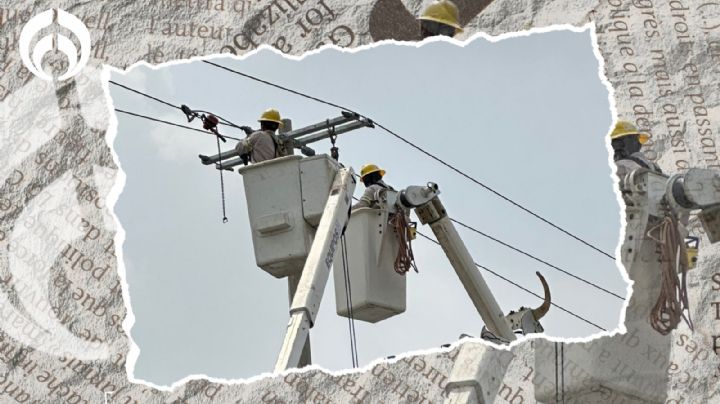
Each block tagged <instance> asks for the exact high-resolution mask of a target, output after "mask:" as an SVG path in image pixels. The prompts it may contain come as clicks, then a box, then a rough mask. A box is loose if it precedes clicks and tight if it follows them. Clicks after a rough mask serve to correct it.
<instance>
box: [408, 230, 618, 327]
mask: <svg viewBox="0 0 720 404" xmlns="http://www.w3.org/2000/svg"><path fill="white" fill-rule="evenodd" d="M417 234H419V235H421V236H422V237H423V238H425V239H427V240H429V241H431V242H433V243H435V244H437V245H440V243H439V242H438V241H437V240H434V239H432V238H431V237H428V236H426V235H425V234H423V233H422V232H419V231H418V232H417ZM473 263H474V264H475V266H476V267H478V268H481V269H484V270H485V271H487V272H489V273H491V274H493V275H495V276H497V277H498V278H500V279H502V280H504V281H505V282H507V283H509V284H511V285H513V286H515V287H517V288H519V289H522V290H523V291H525V292H527V293H529V294H531V295H533V296H535V297H537V298H538V299H543V297H542V296H540V295H538V294H537V293H535V292H533V291H532V290H530V289H528V288H526V287H524V286H522V285H520V284H518V283H515V282H513V281H511V280H510V279H508V278H506V277H504V276H502V275H500V274H499V273H497V272H495V271H493V270H491V269H490V268H488V267H485V266H482V265H480V264H478V263H477V262H473ZM550 304H552V305H553V306H555V307H557V308H558V309H560V310H562V311H564V312H565V313H567V314H569V315H571V316H573V317H575V318H577V319H579V320H582V321H584V322H586V323H588V324H590V325H592V326H593V327H595V328H597V329H600V330H602V331H607V330H606V329H604V328H602V327H600V326H599V325H597V324H595V323H593V322H592V321H590V320H588V319H586V318H585V317H582V316H581V315H579V314H575V313H573V312H572V311H570V310H568V309H566V308H564V307H562V306H560V305H558V304H556V303H554V302H550Z"/></svg>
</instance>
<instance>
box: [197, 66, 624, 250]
mask: <svg viewBox="0 0 720 404" xmlns="http://www.w3.org/2000/svg"><path fill="white" fill-rule="evenodd" d="M202 62H203V63H207V64H209V65H211V66H215V67H217V68H219V69H222V70H225V71H228V72H231V73H234V74H237V75H239V76H242V77H245V78H248V79H251V80H254V81H257V82H259V83H263V84H266V85H269V86H272V87H275V88H278V89H280V90H283V91H287V92H289V93H292V94H295V95H299V96H301V97H305V98H307V99H311V100H313V101H317V102H319V103H322V104H325V105H329V106H331V107H335V108H339V109H343V110H346V111H349V112H352V113H355V114H358V115H360V116H362V117H364V118H367V119H371V118H370V117H367V116H365V115H363V114H361V113H359V112H357V111H354V110H353V109H351V108H347V107H344V106H342V105H339V104H335V103H333V102H330V101H326V100H323V99H320V98H317V97H313V96H311V95H309V94H305V93H302V92H300V91H296V90H293V89H290V88H288V87H284V86H281V85H279V84H275V83H272V82H270V81H267V80H263V79H261V78H259V77H255V76H253V75H250V74H247V73H243V72H240V71H238V70H235V69H231V68H229V67H226V66H223V65H219V64H217V63H213V62H210V61H207V60H203V61H202ZM373 123H374V124H375V126H377V127H378V128H381V129H382V130H384V131H385V132H387V133H389V134H390V135H392V136H394V137H396V138H397V139H399V140H401V141H402V142H404V143H406V144H407V145H409V146H410V147H412V148H414V149H415V150H418V151H419V152H421V153H423V154H425V155H426V156H428V157H430V158H431V159H433V160H435V161H436V162H438V163H440V164H442V165H444V166H445V167H447V168H449V169H451V170H452V171H455V172H456V173H457V174H460V175H461V176H463V177H465V178H466V179H468V180H470V181H471V182H473V183H475V184H477V185H479V186H480V187H482V188H484V189H485V190H487V191H489V192H491V193H493V194H495V195H496V196H497V197H499V198H501V199H503V200H504V201H506V202H508V203H510V204H511V205H513V206H515V207H517V208H519V209H521V210H523V211H525V212H526V213H528V214H530V215H532V216H533V217H535V218H537V219H538V220H540V221H542V222H544V223H546V224H547V225H549V226H551V227H553V228H555V229H556V230H558V231H560V232H562V233H564V234H565V235H567V236H569V237H571V238H573V239H575V240H577V241H579V242H580V243H582V244H585V245H586V246H588V247H590V248H592V249H593V250H595V251H597V252H599V253H600V254H603V255H605V256H606V257H608V258H611V259H613V260H614V259H615V257H614V256H613V255H612V254H608V253H606V252H605V251H603V250H601V249H600V248H598V247H595V246H594V245H593V244H591V243H589V242H587V241H585V240H584V239H582V238H580V237H578V236H576V235H575V234H573V233H571V232H569V231H567V230H565V229H564V228H562V227H560V226H558V225H556V224H555V223H553V222H551V221H550V220H548V219H545V218H544V217H543V216H540V215H539V214H537V213H535V212H533V211H532V210H530V209H528V208H526V207H525V206H523V205H521V204H520V203H518V202H515V201H514V200H512V199H510V198H509V197H507V196H505V195H503V194H501V193H500V192H498V191H496V190H495V189H493V188H492V187H490V186H489V185H486V184H484V183H482V182H481V181H479V180H478V179H476V178H474V177H472V176H470V175H468V174H466V173H465V172H463V171H461V170H460V169H458V168H457V167H455V166H453V165H452V164H450V163H447V162H445V161H444V160H442V159H440V158H439V157H437V156H435V155H434V154H432V153H430V152H429V151H427V150H425V149H423V148H422V147H420V146H418V145H416V144H414V143H413V142H411V141H409V140H407V139H405V138H404V137H402V136H400V135H399V134H397V133H395V132H394V131H392V130H390V129H389V128H387V127H386V126H384V125H382V124H380V123H378V122H376V121H374V120H373Z"/></svg>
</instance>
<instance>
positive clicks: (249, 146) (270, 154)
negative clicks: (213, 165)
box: [235, 130, 275, 163]
mask: <svg viewBox="0 0 720 404" xmlns="http://www.w3.org/2000/svg"><path fill="white" fill-rule="evenodd" d="M235 150H237V151H238V152H239V153H240V154H248V153H250V161H251V162H253V163H260V162H261V161H265V160H271V159H274V158H275V134H274V133H273V132H271V131H269V130H259V131H257V132H253V133H252V134H250V136H248V137H247V138H245V140H243V141H241V142H240V143H238V144H237V146H235Z"/></svg>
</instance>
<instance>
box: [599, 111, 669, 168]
mask: <svg viewBox="0 0 720 404" xmlns="http://www.w3.org/2000/svg"><path fill="white" fill-rule="evenodd" d="M648 139H650V135H648V134H647V133H643V132H640V131H638V129H637V128H636V127H635V125H633V124H631V123H630V122H628V121H618V122H617V123H616V124H615V128H613V131H612V132H611V133H610V141H611V143H612V148H613V150H614V156H613V159H614V160H615V165H616V166H617V175H618V177H620V179H621V180H622V179H624V178H625V175H626V174H627V173H629V172H630V171H632V170H634V169H636V168H640V167H642V168H645V169H648V170H650V171H653V172H656V173H662V170H660V167H659V166H658V165H657V164H655V163H654V162H652V161H650V160H648V159H647V157H645V155H644V154H643V152H641V151H640V148H642V145H643V144H645V142H647V141H648Z"/></svg>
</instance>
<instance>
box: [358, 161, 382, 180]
mask: <svg viewBox="0 0 720 404" xmlns="http://www.w3.org/2000/svg"><path fill="white" fill-rule="evenodd" d="M377 172H379V173H380V176H381V177H383V176H385V170H383V169H382V168H380V167H378V166H377V165H375V164H365V165H364V166H362V167H360V178H363V177H365V176H366V175H368V174H372V173H377Z"/></svg>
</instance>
